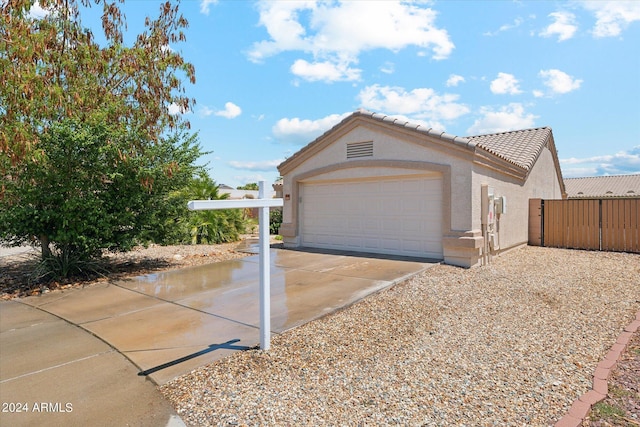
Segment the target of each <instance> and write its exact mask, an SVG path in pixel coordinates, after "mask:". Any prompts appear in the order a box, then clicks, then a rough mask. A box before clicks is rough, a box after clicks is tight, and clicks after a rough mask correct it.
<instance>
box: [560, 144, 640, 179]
mask: <svg viewBox="0 0 640 427" xmlns="http://www.w3.org/2000/svg"><path fill="white" fill-rule="evenodd" d="M560 165H561V166H562V175H563V176H565V177H566V178H570V177H580V176H589V175H624V174H630V173H640V145H637V146H635V147H633V148H632V149H630V150H628V151H619V152H618V153H616V154H610V155H604V156H593V157H585V158H576V157H570V158H568V159H560Z"/></svg>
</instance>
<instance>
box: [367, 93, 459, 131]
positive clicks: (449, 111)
mask: <svg viewBox="0 0 640 427" xmlns="http://www.w3.org/2000/svg"><path fill="white" fill-rule="evenodd" d="M459 97H460V96H459V95H455V94H448V93H445V94H443V95H439V94H438V93H436V92H435V91H434V90H433V89H430V88H417V89H413V90H411V91H406V90H405V89H404V88H401V87H392V86H380V85H377V84H376V85H372V86H367V87H365V88H364V89H362V90H361V91H360V93H359V94H358V99H360V103H361V105H362V107H364V108H366V109H368V110H374V111H383V112H385V113H389V114H393V115H394V116H395V115H398V114H406V115H409V116H410V117H413V118H417V119H421V120H424V123H426V124H428V125H429V126H430V127H433V128H436V129H441V130H444V125H443V124H442V123H440V122H439V120H446V121H449V120H454V119H457V118H458V117H460V116H463V115H465V114H467V113H468V112H469V111H470V110H469V107H467V106H466V105H464V104H461V103H458V102H457V101H458V98H459ZM409 121H412V122H416V120H414V119H411V120H409Z"/></svg>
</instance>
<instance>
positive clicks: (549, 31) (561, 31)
mask: <svg viewBox="0 0 640 427" xmlns="http://www.w3.org/2000/svg"><path fill="white" fill-rule="evenodd" d="M549 17H550V18H552V19H553V20H554V22H553V23H551V24H549V26H548V27H547V28H545V29H544V31H542V32H541V33H540V35H541V36H542V37H553V36H554V35H557V36H558V41H559V42H561V41H565V40H569V39H570V38H571V37H573V36H574V34H575V33H576V31H577V30H578V26H577V25H576V24H575V19H576V17H575V15H574V14H573V13H570V12H553V13H550V14H549Z"/></svg>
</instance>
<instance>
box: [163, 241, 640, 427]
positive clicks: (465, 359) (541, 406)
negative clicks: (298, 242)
mask: <svg viewBox="0 0 640 427" xmlns="http://www.w3.org/2000/svg"><path fill="white" fill-rule="evenodd" d="M638 309H640V255H637V254H636V255H634V254H624V253H598V252H585V251H572V250H562V249H549V248H535V247H525V248H521V249H517V250H514V251H512V252H510V253H508V254H505V255H503V256H501V257H497V258H494V260H493V263H492V265H490V266H488V267H482V268H476V269H472V270H464V269H460V268H455V267H451V266H446V265H440V266H436V267H434V268H432V269H429V270H427V271H426V272H424V273H423V274H421V275H419V276H417V277H414V278H413V279H410V280H408V281H406V282H404V283H402V284H399V285H396V286H394V287H393V288H390V289H388V290H385V291H383V292H381V293H378V294H376V295H373V296H371V297H369V298H366V299H365V300H363V301H361V302H360V303H358V304H355V305H353V306H351V307H349V308H347V309H345V310H342V311H339V312H337V313H334V314H332V315H329V316H326V317H324V318H322V319H320V320H317V321H314V322H311V323H309V324H306V325H303V326H301V327H299V328H296V329H294V330H291V331H288V332H286V333H284V334H282V335H280V336H277V337H274V338H273V340H272V348H271V350H270V351H269V352H267V353H265V352H262V351H257V350H255V351H247V352H243V353H236V354H234V355H232V356H231V357H228V358H226V359H223V360H221V361H219V362H216V363H214V364H211V365H208V366H206V367H203V368H200V369H198V370H196V371H194V372H192V373H190V374H187V375H185V376H183V377H180V378H178V379H176V380H174V381H172V382H170V383H168V384H166V385H165V386H163V387H162V388H161V391H162V392H163V393H164V394H165V396H167V397H168V398H169V399H170V400H171V401H172V402H173V403H174V405H175V407H176V409H177V411H178V414H179V415H180V416H181V417H182V418H183V420H184V421H185V422H186V423H187V424H189V425H193V426H201V425H202V426H204V425H314V426H315V425H363V426H364V425H393V424H399V425H426V426H449V425H452V426H453V425H455V426H463V425H466V426H498V425H499V426H523V425H528V426H545V425H552V424H553V423H554V422H555V421H557V420H558V419H559V418H560V417H561V416H562V415H564V414H565V413H566V411H568V409H569V408H570V406H571V404H572V402H573V400H574V399H576V398H577V397H579V396H580V395H581V394H582V393H584V392H586V391H587V390H588V389H589V388H590V387H591V380H592V377H593V372H594V370H595V367H596V365H597V363H598V361H599V360H600V359H601V358H602V357H604V355H605V354H606V352H607V351H608V349H609V348H610V347H611V345H612V344H613V343H614V342H615V340H616V338H617V335H618V334H619V333H620V332H621V331H622V329H623V328H624V327H625V326H626V325H627V324H628V323H629V322H630V321H631V320H633V318H634V317H635V313H636V311H637V310H638Z"/></svg>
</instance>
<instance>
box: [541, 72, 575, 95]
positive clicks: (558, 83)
mask: <svg viewBox="0 0 640 427" xmlns="http://www.w3.org/2000/svg"><path fill="white" fill-rule="evenodd" d="M538 76H539V77H540V78H541V79H543V80H544V81H543V83H544V85H545V86H547V87H548V88H549V89H550V90H551V93H552V94H564V93H569V92H572V91H574V90H576V89H579V88H580V85H581V84H582V80H580V79H576V78H574V77H573V76H570V75H569V74H567V73H565V72H563V71H560V70H555V69H551V70H540V72H539V73H538Z"/></svg>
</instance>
